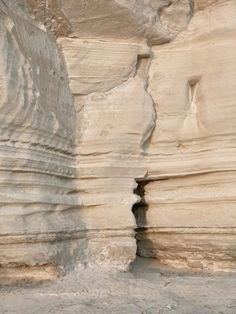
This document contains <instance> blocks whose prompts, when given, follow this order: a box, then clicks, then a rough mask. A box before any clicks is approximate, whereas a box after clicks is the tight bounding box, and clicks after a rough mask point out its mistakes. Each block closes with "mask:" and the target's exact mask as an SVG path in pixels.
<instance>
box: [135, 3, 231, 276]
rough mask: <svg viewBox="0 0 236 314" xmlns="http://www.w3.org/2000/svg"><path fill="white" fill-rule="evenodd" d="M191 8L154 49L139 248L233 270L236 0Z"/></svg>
mask: <svg viewBox="0 0 236 314" xmlns="http://www.w3.org/2000/svg"><path fill="white" fill-rule="evenodd" d="M195 7H196V12H195V14H194V16H193V18H192V19H191V21H190V23H189V25H188V27H187V29H186V30H185V31H183V32H182V33H181V34H179V35H178V36H177V37H176V39H175V40H174V41H173V42H171V43H169V44H165V45H162V46H155V47H153V49H152V51H153V60H152V64H151V67H150V71H149V93H150V94H151V95H152V98H153V101H154V103H155V106H156V113H157V124H156V128H155V131H154V133H153V137H152V140H151V143H150V145H149V149H148V154H149V159H148V165H149V179H150V180H152V181H153V182H150V183H149V184H148V185H146V187H145V188H146V196H145V199H146V202H147V203H148V204H149V208H148V210H147V211H146V227H147V230H146V231H147V232H146V233H145V232H144V233H143V232H142V235H140V236H139V237H140V239H143V241H142V240H141V241H140V248H139V250H140V254H141V255H144V256H146V255H148V256H155V257H157V258H158V259H160V260H161V261H163V262H164V263H168V264H170V265H171V266H174V267H183V266H184V267H189V268H191V269H197V270H198V269H205V268H206V269H213V270H235V268H236V265H235V256H236V251H235V245H234V243H235V240H236V238H235V227H236V219H235V218H236V216H235V215H236V212H235V200H236V199H235V196H236V195H235V188H236V176H235V170H236V168H235V166H236V146H235V143H236V124H235V118H236V106H235V97H236V80H235V76H236V54H235V51H236V41H235V34H236V19H235V17H236V3H235V2H234V1H196V2H195ZM161 179H165V180H161Z"/></svg>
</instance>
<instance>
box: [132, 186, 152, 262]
mask: <svg viewBox="0 0 236 314" xmlns="http://www.w3.org/2000/svg"><path fill="white" fill-rule="evenodd" d="M148 183H149V181H139V182H137V184H138V186H137V188H136V189H135V190H134V193H135V194H136V195H138V196H139V197H140V201H139V202H138V203H136V204H134V205H133V208H132V212H133V214H134V217H135V220H136V225H137V227H136V229H135V231H136V235H135V238H136V243H137V252H136V255H137V256H141V257H147V256H145V255H146V254H143V253H142V242H143V241H146V236H145V233H146V230H147V217H146V214H147V211H148V203H147V202H146V199H145V186H146V185H147V184H148Z"/></svg>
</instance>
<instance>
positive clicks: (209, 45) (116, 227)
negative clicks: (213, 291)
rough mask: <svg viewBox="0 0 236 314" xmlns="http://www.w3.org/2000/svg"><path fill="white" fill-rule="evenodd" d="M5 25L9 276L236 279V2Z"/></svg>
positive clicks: (25, 11)
mask: <svg viewBox="0 0 236 314" xmlns="http://www.w3.org/2000/svg"><path fill="white" fill-rule="evenodd" d="M0 14H1V20H0V33H1V37H0V51H1V52H0V53H1V59H0V106H1V112H0V115H1V125H0V127H1V149H0V166H1V168H0V169H1V179H0V184H1V192H0V193H1V210H0V225H1V228H0V241H1V242H0V264H1V266H5V267H9V266H13V267H15V266H31V267H36V266H40V265H41V266H43V267H49V268H50V267H54V266H55V267H58V266H62V267H67V266H75V265H77V264H79V263H83V264H84V263H86V264H99V265H102V266H106V267H113V268H114V267H116V268H118V269H120V268H122V269H126V268H127V267H128V266H129V264H130V262H132V261H133V260H134V259H135V256H136V251H137V253H138V254H139V255H141V256H144V257H155V258H157V259H158V260H159V261H160V262H161V263H163V264H168V265H171V266H172V267H175V268H176V267H181V268H182V267H183V268H189V269H191V270H202V269H206V270H225V271H233V270H235V254H236V251H235V245H234V243H235V227H236V225H235V224H236V211H235V196H236V195H235V187H236V184H235V181H236V176H235V167H236V145H235V143H236V142H235V134H236V130H235V118H236V107H235V104H234V102H235V96H236V95H235V94H236V80H235V76H236V54H235V49H236V41H235V33H236V3H235V1H233V0H209V1H206V0H195V1H193V0H172V1H169V0H147V1H139V0H109V1H107V0H99V1H98V0H89V1H85V0H61V1H57V0H51V1H46V0H18V1H17V0H11V1H5V0H0Z"/></svg>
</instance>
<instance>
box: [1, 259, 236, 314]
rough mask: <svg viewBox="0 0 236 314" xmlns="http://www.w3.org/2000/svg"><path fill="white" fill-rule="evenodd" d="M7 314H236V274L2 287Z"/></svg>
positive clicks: (103, 277) (153, 274)
mask: <svg viewBox="0 0 236 314" xmlns="http://www.w3.org/2000/svg"><path fill="white" fill-rule="evenodd" d="M0 313H1V314H13V313H14V314H16V313H17V314H46V313H47V314H48V313H50V314H78V313H79V314H83V313H84V314H89V313H119V314H123V313H124V314H129V313H137V314H139V313H140V314H149V313H150V314H151V313H156V314H158V313H161V314H167V313H169V314H171V313H176V314H214V313H218V314H236V275H217V276H216V275H214V276H210V275H204V276H202V275H201V276H200V275H188V274H173V273H172V274H171V273H168V272H166V271H160V270H159V271H158V270H157V268H156V267H154V266H153V265H152V263H150V262H147V261H146V260H142V259H140V260H139V261H138V262H137V263H136V264H135V265H134V267H133V269H132V272H130V273H128V272H127V273H115V272H114V273H113V272H109V273H104V272H101V271H99V270H83V271H81V270H77V271H74V272H72V273H70V274H69V275H67V276H66V277H64V278H60V279H58V280H56V281H55V282H50V283H43V284H37V285H35V284H28V285H25V286H19V285H18V286H1V287H0Z"/></svg>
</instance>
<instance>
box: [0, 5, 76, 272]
mask: <svg viewBox="0 0 236 314" xmlns="http://www.w3.org/2000/svg"><path fill="white" fill-rule="evenodd" d="M0 15H1V20H0V34H1V36H0V54H1V58H0V107H1V111H0V119H1V123H0V128H1V135H0V140H1V144H0V145H1V146H0V147H1V148H0V170H1V176H0V185H1V192H0V193H1V194H0V198H1V210H0V265H1V266H2V267H4V266H8V267H9V266H24V265H30V266H36V265H49V267H51V266H52V265H60V264H64V263H65V261H67V260H68V259H70V258H72V257H73V254H70V253H71V252H70V250H72V248H71V244H70V243H69V242H67V244H66V246H64V242H63V241H61V239H62V240H66V238H67V237H70V236H69V235H70V234H71V232H73V231H74V230H75V229H78V225H80V224H82V221H81V220H80V219H79V217H78V215H77V214H76V213H75V211H76V210H77V209H78V206H79V199H78V196H77V195H75V194H74V192H75V191H76V186H77V184H76V182H77V181H76V180H77V174H76V172H77V170H76V163H75V157H74V156H75V126H76V124H75V109H74V105H73V101H72V96H71V92H70V88H69V84H68V79H67V72H66V68H65V65H64V62H63V58H62V57H61V55H60V53H59V50H58V48H57V45H56V42H55V40H54V38H53V36H52V35H50V34H49V33H48V32H46V29H45V28H44V27H43V26H42V25H41V24H38V23H37V22H35V21H33V19H32V18H30V16H28V14H27V13H26V12H25V11H23V10H22V9H21V8H20V7H19V6H17V5H16V4H15V3H13V2H12V1H10V2H7V3H5V2H4V1H0Z"/></svg>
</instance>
